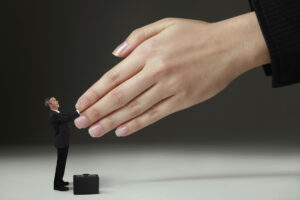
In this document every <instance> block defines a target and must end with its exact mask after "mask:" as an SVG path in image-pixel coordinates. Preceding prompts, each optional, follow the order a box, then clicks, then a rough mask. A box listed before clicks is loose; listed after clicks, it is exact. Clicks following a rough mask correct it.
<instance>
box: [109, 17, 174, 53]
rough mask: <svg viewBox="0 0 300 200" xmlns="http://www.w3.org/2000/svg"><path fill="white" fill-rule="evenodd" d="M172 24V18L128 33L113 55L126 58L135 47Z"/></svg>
mask: <svg viewBox="0 0 300 200" xmlns="http://www.w3.org/2000/svg"><path fill="white" fill-rule="evenodd" d="M173 22H174V19H173V18H164V19H162V20H159V21H156V22H154V23H152V24H148V25H146V26H143V27H141V28H138V29H135V30H134V31H132V32H131V33H130V35H129V36H128V37H127V38H126V40H125V41H124V42H122V43H121V44H120V45H119V46H118V47H117V48H116V49H115V50H114V51H113V53H112V54H113V55H114V56H117V57H126V56H128V55H129V54H130V53H131V52H132V51H133V50H134V49H135V48H136V47H137V46H139V45H140V44H141V43H143V42H144V41H146V40H147V39H149V38H151V37H153V36H155V35H156V34H158V33H160V32H161V31H163V30H164V29H165V28H167V27H168V26H170V25H172V24H173Z"/></svg>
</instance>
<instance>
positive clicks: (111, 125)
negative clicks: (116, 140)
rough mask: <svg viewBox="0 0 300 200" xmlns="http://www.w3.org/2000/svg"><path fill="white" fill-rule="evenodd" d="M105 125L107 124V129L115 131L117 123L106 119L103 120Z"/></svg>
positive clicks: (108, 118)
mask: <svg viewBox="0 0 300 200" xmlns="http://www.w3.org/2000/svg"><path fill="white" fill-rule="evenodd" d="M103 124H105V127H107V129H109V130H111V129H113V128H114V127H115V126H116V123H115V122H114V120H112V119H111V118H110V117H106V118H105V119H103Z"/></svg>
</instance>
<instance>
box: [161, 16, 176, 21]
mask: <svg viewBox="0 0 300 200" xmlns="http://www.w3.org/2000/svg"><path fill="white" fill-rule="evenodd" d="M174 19H175V18H173V17H165V18H163V19H161V21H162V22H170V21H173V20H174Z"/></svg>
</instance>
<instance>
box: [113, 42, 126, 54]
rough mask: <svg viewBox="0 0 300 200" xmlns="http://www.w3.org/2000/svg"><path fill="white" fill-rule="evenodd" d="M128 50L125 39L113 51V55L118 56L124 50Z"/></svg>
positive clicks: (124, 51)
mask: <svg viewBox="0 0 300 200" xmlns="http://www.w3.org/2000/svg"><path fill="white" fill-rule="evenodd" d="M128 50H129V45H128V43H127V42H126V41H125V42H122V43H121V44H120V45H119V46H118V47H117V48H116V49H115V50H114V51H113V53H112V54H113V55H115V56H120V54H124V53H126V51H128Z"/></svg>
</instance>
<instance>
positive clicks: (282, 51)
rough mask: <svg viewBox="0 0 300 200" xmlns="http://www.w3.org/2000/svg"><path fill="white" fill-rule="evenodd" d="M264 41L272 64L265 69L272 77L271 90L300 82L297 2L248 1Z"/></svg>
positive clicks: (298, 5)
mask: <svg viewBox="0 0 300 200" xmlns="http://www.w3.org/2000/svg"><path fill="white" fill-rule="evenodd" d="M249 2H250V6H251V10H254V11H255V13H256V15H257V18H258V22H259V25H260V27H261V30H262V33H263V35H264V38H265V40H266V43H267V46H268V49H269V53H270V57H271V64H269V65H264V70H265V73H266V75H269V76H270V75H272V80H273V81H272V85H273V87H281V86H285V85H290V84H293V83H299V82H300V1H299V0H249Z"/></svg>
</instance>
